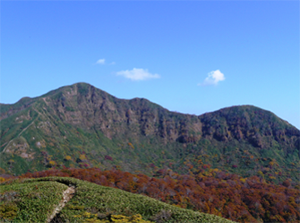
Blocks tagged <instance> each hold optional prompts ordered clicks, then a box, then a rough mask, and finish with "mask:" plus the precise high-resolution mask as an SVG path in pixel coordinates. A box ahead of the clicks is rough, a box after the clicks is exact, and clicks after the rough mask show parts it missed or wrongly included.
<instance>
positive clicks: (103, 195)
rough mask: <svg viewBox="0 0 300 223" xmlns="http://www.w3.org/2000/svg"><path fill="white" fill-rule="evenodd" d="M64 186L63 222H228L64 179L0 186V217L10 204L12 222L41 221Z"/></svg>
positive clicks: (106, 188) (19, 182)
mask: <svg viewBox="0 0 300 223" xmlns="http://www.w3.org/2000/svg"><path fill="white" fill-rule="evenodd" d="M66 185H74V186H75V188H76V193H75V196H74V197H73V198H72V199H71V200H70V201H69V202H68V203H67V205H66V206H65V207H64V208H63V209H62V211H61V213H60V218H61V219H62V220H63V222H87V221H88V220H90V222H96V221H95V220H94V221H92V219H91V217H92V216H96V215H93V214H97V216H109V215H110V214H115V215H125V216H132V215H136V214H140V215H142V216H143V218H144V219H146V220H151V219H152V220H154V218H155V219H156V220H159V219H161V218H162V217H163V216H164V215H165V216H167V215H168V213H172V214H171V217H170V218H169V220H168V221H167V222H232V221H230V220H227V219H224V218H221V217H218V216H215V215H210V214H204V213H200V212H195V211H192V210H187V209H182V208H178V207H175V206H172V205H168V204H166V203H163V202H160V201H157V200H155V199H153V198H149V197H146V196H143V195H137V194H132V193H129V192H125V191H122V190H119V189H115V188H109V187H104V186H99V185H96V184H93V183H89V182H86V181H81V180H77V179H74V178H66V177H47V178H37V179H25V180H15V181H12V182H10V183H5V184H2V185H0V191H1V198H4V199H1V201H0V207H2V209H0V214H1V210H2V213H3V207H4V204H10V205H11V206H17V209H18V210H17V215H16V217H15V221H18V222H44V221H45V219H46V218H47V216H48V215H49V213H50V212H51V211H52V210H53V208H51V207H54V206H55V205H57V204H58V202H59V200H60V199H61V198H62V192H63V191H64V190H65V189H66V188H67V186H66ZM36 187H37V188H38V189H36ZM14 191H16V193H17V195H16V194H15V193H14ZM99 222H100V221H99Z"/></svg>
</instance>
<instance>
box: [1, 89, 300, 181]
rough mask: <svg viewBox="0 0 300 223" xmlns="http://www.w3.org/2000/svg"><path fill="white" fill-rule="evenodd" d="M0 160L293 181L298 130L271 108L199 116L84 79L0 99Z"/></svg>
mask: <svg viewBox="0 0 300 223" xmlns="http://www.w3.org/2000/svg"><path fill="white" fill-rule="evenodd" d="M0 120H1V121H0V124H1V130H0V136H1V142H0V146H1V147H0V154H1V155H0V167H1V168H2V169H1V171H2V173H4V172H6V173H9V174H17V175H18V174H22V173H25V172H27V171H38V170H44V169H47V168H50V167H60V166H63V165H64V166H67V167H82V168H85V167H100V168H102V169H105V168H106V169H111V168H117V169H121V170H123V171H128V172H132V173H137V172H139V171H141V172H143V173H146V174H148V175H155V174H157V172H159V171H158V170H159V169H167V168H169V169H172V170H174V171H177V172H179V173H183V174H184V173H189V172H193V173H197V171H200V170H201V169H203V168H204V169H205V168H218V169H221V170H225V171H228V172H232V173H238V174H240V175H242V176H243V177H248V176H253V175H257V176H260V177H261V178H264V179H265V180H268V181H274V182H279V181H283V180H284V179H286V178H291V179H293V180H300V177H299V174H297V173H299V170H300V159H299V158H300V157H299V156H300V155H299V150H300V149H299V147H300V131H299V130H298V129H297V128H295V127H294V126H292V125H290V124H289V123H288V122H286V121H284V120H282V119H280V118H279V117H277V116H276V115H275V114H273V113H272V112H269V111H266V110H263V109H260V108H258V107H255V106H250V105H245V106H233V107H229V108H224V109H220V110H218V111H215V112H210V113H205V114H203V115H200V116H196V115H187V114H181V113H177V112H170V111H168V110H167V109H165V108H163V107H161V106H159V105H157V104H155V103H152V102H150V101H149V100H147V99H143V98H134V99H131V100H124V99H118V98H116V97H114V96H112V95H110V94H108V93H106V92H104V91H102V90H100V89H97V88H95V87H94V86H91V85H89V84H86V83H77V84H74V85H71V86H65V87H61V88H59V89H57V90H53V91H50V92H49V93H47V94H45V95H42V96H40V97H36V98H28V97H25V98H22V99H21V100H20V101H18V102H17V103H15V104H12V105H8V104H1V113H0Z"/></svg>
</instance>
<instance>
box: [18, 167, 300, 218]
mask: <svg viewBox="0 0 300 223" xmlns="http://www.w3.org/2000/svg"><path fill="white" fill-rule="evenodd" d="M210 172H213V174H211V175H209V176H205V175H204V174H202V173H199V174H198V175H178V174H176V173H174V172H173V171H172V170H170V169H161V170H158V171H157V173H156V174H157V176H159V177H160V178H153V177H148V176H146V175H144V174H131V173H128V172H122V171H120V170H106V171H102V170H100V169H98V168H89V169H70V168H64V169H61V170H56V169H50V170H47V171H42V172H35V173H27V174H25V175H22V176H20V177H22V178H25V177H26V178H37V177H45V176H65V177H74V178H77V179H81V180H86V181H90V182H93V183H96V184H99V185H103V186H109V187H114V188H119V189H122V190H125V191H129V192H132V193H138V194H143V195H146V196H149V197H152V198H155V199H158V200H160V201H163V202H166V203H169V204H172V205H176V206H179V207H183V208H188V209H193V210H197V211H200V212H205V213H211V214H214V215H218V216H222V217H224V218H228V219H231V220H234V221H239V222H262V221H263V222H299V221H300V190H299V188H294V187H292V186H291V184H290V182H289V180H286V181H284V182H283V183H282V185H273V184H269V183H266V182H265V181H264V180H262V179H261V178H259V177H256V176H253V177H250V178H247V179H245V178H241V177H240V176H238V175H235V174H228V173H224V172H222V171H218V170H215V171H214V170H212V171H210Z"/></svg>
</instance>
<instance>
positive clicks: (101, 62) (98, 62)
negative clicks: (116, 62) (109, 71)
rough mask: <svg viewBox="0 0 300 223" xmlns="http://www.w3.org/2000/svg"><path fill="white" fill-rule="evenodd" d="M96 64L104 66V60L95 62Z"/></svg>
mask: <svg viewBox="0 0 300 223" xmlns="http://www.w3.org/2000/svg"><path fill="white" fill-rule="evenodd" d="M96 63H97V64H105V59H100V60H98V61H97V62H96Z"/></svg>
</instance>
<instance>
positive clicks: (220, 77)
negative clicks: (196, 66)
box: [198, 70, 225, 86]
mask: <svg viewBox="0 0 300 223" xmlns="http://www.w3.org/2000/svg"><path fill="white" fill-rule="evenodd" d="M224 80H225V76H224V74H223V73H221V71H220V70H215V71H211V72H209V73H208V76H207V77H206V78H205V80H204V82H203V83H200V84H198V85H202V86H203V85H217V84H218V82H219V81H224Z"/></svg>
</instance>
